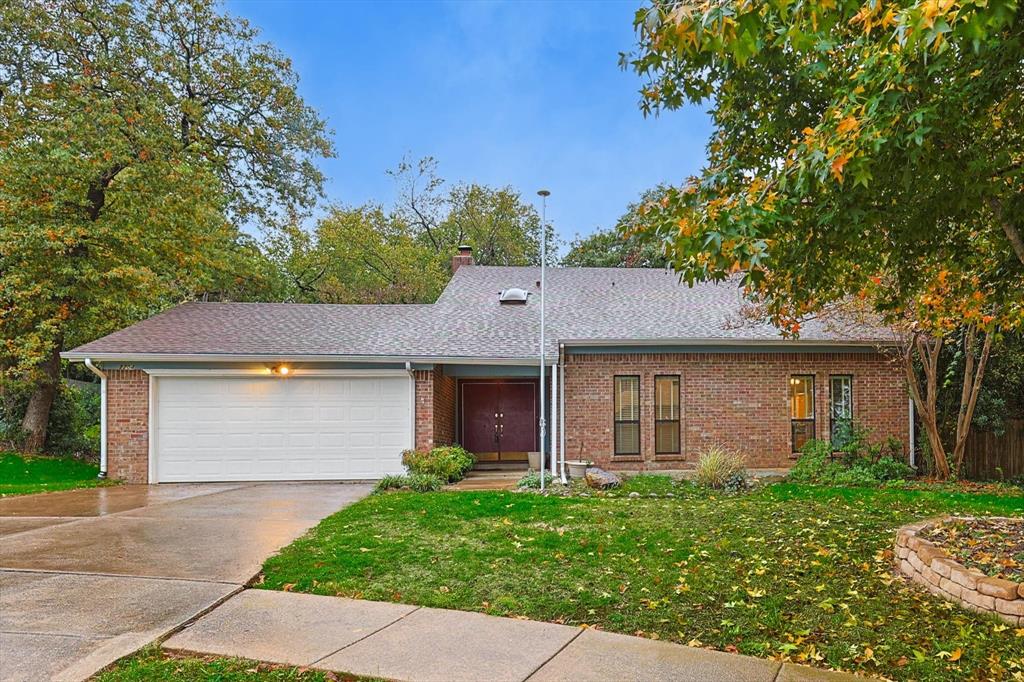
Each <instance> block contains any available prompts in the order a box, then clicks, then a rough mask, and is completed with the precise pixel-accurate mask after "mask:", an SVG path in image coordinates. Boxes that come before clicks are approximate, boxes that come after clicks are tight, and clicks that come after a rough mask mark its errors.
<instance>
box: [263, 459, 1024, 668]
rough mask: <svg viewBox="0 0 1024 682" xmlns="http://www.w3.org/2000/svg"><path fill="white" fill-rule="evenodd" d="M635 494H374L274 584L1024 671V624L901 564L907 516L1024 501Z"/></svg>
mask: <svg viewBox="0 0 1024 682" xmlns="http://www.w3.org/2000/svg"><path fill="white" fill-rule="evenodd" d="M627 485H628V484H627ZM633 485H635V486H638V487H640V486H642V489H643V490H644V496H643V497H639V498H629V497H626V496H624V495H622V494H621V493H620V495H619V496H618V497H614V498H612V497H600V496H594V497H589V498H581V497H569V498H559V497H542V496H538V495H533V494H522V493H513V492H440V493H427V494H416V493H387V494H382V495H373V496H371V497H369V498H367V499H365V500H363V501H361V502H359V503H357V504H355V505H352V506H351V507H348V508H346V509H344V510H342V511H340V512H338V513H337V514H334V515H333V516H330V517H328V518H327V519H324V520H323V521H322V522H321V523H320V524H319V525H318V526H317V527H316V528H314V529H312V530H311V531H310V532H309V533H307V534H306V535H305V536H304V537H302V538H300V539H298V540H296V541H295V542H294V543H292V544H291V545H289V546H288V547H286V548H284V549H283V550H282V551H281V552H280V553H279V554H278V555H276V556H274V557H272V558H270V559H269V560H268V561H267V562H266V564H265V565H264V576H263V582H262V584H261V585H260V587H263V588H266V589H284V590H293V591H300V592H310V593H315V594H326V595H337V596H347V597H355V598H364V599H375V600H384V601H396V602H404V603H410V604H419V605H423V606H433V607H439V608H451V609H461V610H468V611H481V612H485V613H490V614H493V615H503V616H514V617H526V618H530V619H534V620H544V621H551V622H558V623H565V624H569V625H584V624H585V625H587V626H590V627H600V628H602V629H605V630H609V631H614V632H622V633H625V634H631V635H640V636H644V637H650V638H654V639H664V640H669V641H675V642H679V643H683V644H690V645H693V646H709V647H713V648H716V649H721V650H725V651H733V652H738V653H744V654H750V655H755V656H761V657H767V658H780V659H785V660H791V661H793V662H797V663H804V664H810V665H817V666H822V667H830V668H834V669H840V670H848V671H859V672H862V673H866V674H873V675H884V676H886V677H892V678H896V679H934V680H939V679H943V680H945V679H968V678H981V679H984V678H991V679H1002V678H1005V677H1009V676H1012V675H1014V674H1020V673H1021V672H1022V671H1024V628H1014V627H1011V626H1008V625H1006V624H1004V623H1001V622H999V621H996V620H993V619H989V618H986V617H982V616H978V615H975V614H972V613H969V612H966V611H963V610H962V609H959V608H958V607H955V606H953V605H952V604H950V603H948V602H945V601H943V600H941V599H939V598H937V597H934V596H933V595H931V594H929V593H927V592H926V591H923V590H921V589H919V588H918V587H917V586H915V585H912V584H909V583H907V582H906V581H904V580H903V579H902V578H900V577H898V576H897V575H896V574H895V573H894V572H893V570H892V566H893V561H892V541H893V537H894V532H895V529H896V528H897V527H899V526H900V525H902V524H903V523H906V522H909V521H911V520H916V519H920V518H924V517H929V516H934V515H936V514H940V513H946V512H963V513H968V512H969V513H993V514H1007V515H1019V514H1021V513H1022V511H1024V496H1020V495H994V494H964V493H956V492H946V491H935V490H927V489H921V490H899V489H867V488H859V489H858V488H826V487H816V486H800V485H792V484H777V485H772V486H766V487H764V488H762V489H760V490H757V491H755V492H751V493H746V494H739V495H725V494H712V493H709V492H706V491H703V490H700V489H698V488H696V487H694V486H691V485H689V484H686V483H682V484H676V483H672V482H671V481H670V480H669V479H667V478H662V477H653V476H648V477H644V480H643V481H642V482H641V481H638V482H637V483H634V484H633ZM651 492H655V493H657V494H658V495H659V496H658V497H657V498H654V497H649V496H648V495H649V494H650V493H651ZM668 492H671V493H672V494H673V495H674V496H673V497H666V496H665V494H666V493H668Z"/></svg>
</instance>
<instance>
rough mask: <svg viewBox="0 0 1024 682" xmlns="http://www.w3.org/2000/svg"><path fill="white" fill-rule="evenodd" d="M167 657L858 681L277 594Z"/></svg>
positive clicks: (237, 604) (626, 676)
mask: <svg viewBox="0 0 1024 682" xmlns="http://www.w3.org/2000/svg"><path fill="white" fill-rule="evenodd" d="M163 646H164V648H166V649H169V650H176V651H191V652H198V653H203V654H215V655H221V656H237V657H241V658H250V659H255V660H260V661H269V662H273V663H284V664H289V665H297V666H307V667H315V668H321V669H325V670H332V671H336V672H343V673H350V674H353V675H363V676H368V677H382V678H386V679H392V680H405V681H407V682H433V681H435V680H437V681H442V680H443V681H449V680H466V681H474V682H475V681H478V680H494V681H503V682H522V681H524V680H530V681H531V682H537V681H544V682H554V681H556V680H570V679H571V680H574V681H580V682H587V681H594V682H597V681H601V680H615V681H619V680H636V681H637V682H641V681H643V682H656V681H658V680H673V681H676V682H688V681H692V682H707V681H708V680H720V679H729V680H737V681H751V682H776V681H780V682H781V681H785V682H803V681H810V680H839V681H841V680H844V679H850V680H852V679H855V678H854V677H853V676H851V675H842V674H839V673H830V672H827V671H822V670H817V669H813V668H807V667H803V666H797V665H791V664H789V663H785V664H783V663H780V662H778V661H769V660H764V659H760V658H752V657H749V656H740V655H736V654H727V653H723V652H720V651H709V650H706V649H695V648H692V647H687V646H682V645H679V644H671V643H668V642H658V641H654V640H649V639H643V638H640V637H629V636H626V635H617V634H612V633H608V632H602V631H598V630H591V629H582V628H575V627H569V626H566V625H555V624H553V623H540V622H536V621H529V620H515V619H511V618H498V617H495V616H487V615H484V614H481V613H472V612H466V611H449V610H445V609H432V608H425V607H417V606H408V605H404V604H391V603H385V602H371V601H360V600H352V599H341V598H337V597H321V596H316V595H309V594H294V593H288V592H272V591H267V590H246V591H244V592H241V593H240V594H238V595H236V596H234V597H232V598H231V599H229V600H228V601H227V602H225V603H224V604H223V605H221V606H219V607H218V608H216V609H214V610H213V611H212V612H211V613H209V614H207V615H205V616H203V617H202V618H200V619H199V620H197V621H196V622H195V623H193V624H192V625H190V626H189V627H187V628H186V629H184V630H182V631H181V632H179V633H178V634H176V635H174V636H173V637H171V638H169V639H168V640H167V641H166V642H164V644H163Z"/></svg>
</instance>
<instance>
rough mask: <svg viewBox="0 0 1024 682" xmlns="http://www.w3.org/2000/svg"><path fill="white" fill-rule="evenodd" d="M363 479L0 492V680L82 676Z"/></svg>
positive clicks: (237, 575) (232, 587)
mask: <svg viewBox="0 0 1024 682" xmlns="http://www.w3.org/2000/svg"><path fill="white" fill-rule="evenodd" d="M370 490H371V487H370V486H369V485H356V484H331V483H281V484H273V483H267V484H194V485H184V484H182V485H161V486H122V487H116V488H93V489H89V490H73V491H67V492H60V493H49V494H45V495H32V496H25V497H13V498H8V499H0V652H3V655H2V656H0V679H3V680H5V681H7V680H28V679H42V678H53V679H73V680H78V679H84V678H86V677H88V676H90V675H91V674H93V673H94V672H96V671H97V670H99V669H100V668H102V667H104V666H106V665H108V664H109V663H111V662H113V661H115V660H117V659H118V658H120V657H122V656H125V655H127V654H129V653H131V652H132V651H135V650H136V649H138V648H140V647H142V646H144V645H146V644H147V643H149V642H151V641H152V640H154V639H156V638H158V637H160V636H162V635H164V634H166V633H167V632H169V631H171V630H173V629H174V628H176V627H178V626H179V625H180V624H182V623H183V622H186V621H188V620H190V619H192V618H194V617H195V616H197V615H198V614H200V613H203V612H205V611H206V610H208V609H209V608H211V607H213V606H214V605H216V604H218V603H220V602H221V601H222V600H224V599H225V598H227V597H228V596H230V595H232V594H234V593H235V592H237V591H238V590H240V589H241V587H242V586H243V585H244V584H245V583H246V582H248V581H249V579H251V578H252V577H253V576H254V575H255V574H256V573H257V572H258V571H259V568H260V566H261V565H262V563H263V560H264V559H266V557H267V556H269V555H270V554H272V553H273V552H275V551H277V550H278V549H279V548H281V547H282V546H284V545H286V544H288V543H289V542H291V541H292V540H294V539H295V538H296V537H298V536H299V535H301V534H302V533H303V532H305V531H306V530H307V529H308V528H310V527H311V526H313V525H315V524H316V523H317V522H318V521H319V520H320V519H322V518H323V517H325V516H328V515H329V514H332V513H334V512H335V511H337V510H338V509H341V508H342V507H345V506H347V505H349V504H351V503H352V502H355V501H357V500H359V499H361V498H362V497H364V496H365V495H367V494H368V493H369V492H370Z"/></svg>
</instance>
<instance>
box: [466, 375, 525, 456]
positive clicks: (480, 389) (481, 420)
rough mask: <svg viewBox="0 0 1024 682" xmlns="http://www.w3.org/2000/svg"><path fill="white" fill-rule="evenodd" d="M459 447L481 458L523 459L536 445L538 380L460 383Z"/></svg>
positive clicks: (495, 380)
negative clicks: (460, 435)
mask: <svg viewBox="0 0 1024 682" xmlns="http://www.w3.org/2000/svg"><path fill="white" fill-rule="evenodd" d="M460 399H461V405H462V408H461V420H460V423H461V425H462V447H464V448H466V449H467V450H469V451H470V452H472V453H475V454H476V455H477V457H478V458H479V459H480V460H481V461H525V460H526V453H528V452H532V451H535V450H536V449H537V382H536V381H532V380H529V379H507V380H499V379H494V380H479V381H478V380H467V381H463V382H462V383H461V395H460Z"/></svg>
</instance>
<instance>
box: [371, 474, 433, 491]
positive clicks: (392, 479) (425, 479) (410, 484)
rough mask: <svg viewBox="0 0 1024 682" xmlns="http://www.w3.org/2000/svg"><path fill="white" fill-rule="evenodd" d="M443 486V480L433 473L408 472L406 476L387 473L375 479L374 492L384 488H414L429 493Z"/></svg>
mask: <svg viewBox="0 0 1024 682" xmlns="http://www.w3.org/2000/svg"><path fill="white" fill-rule="evenodd" d="M444 486H445V481H443V480H441V479H440V478H439V477H437V476H434V475H433V474H409V475H407V476H399V475H394V474H392V475H388V476H385V477H384V478H382V479H380V480H379V481H377V486H376V487H375V488H374V489H373V491H374V492H376V493H380V492H384V491H385V490H414V491H416V492H418V493H429V492H432V491H434V490H440V489H441V488H443V487H444Z"/></svg>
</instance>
